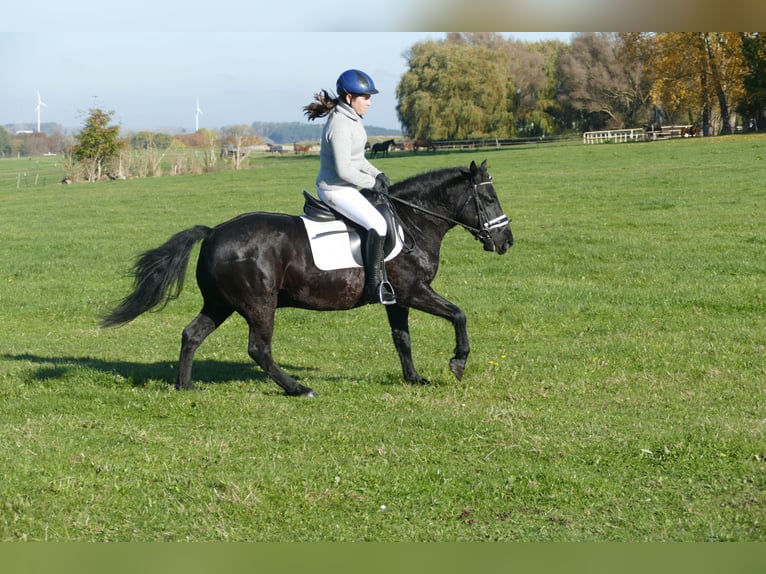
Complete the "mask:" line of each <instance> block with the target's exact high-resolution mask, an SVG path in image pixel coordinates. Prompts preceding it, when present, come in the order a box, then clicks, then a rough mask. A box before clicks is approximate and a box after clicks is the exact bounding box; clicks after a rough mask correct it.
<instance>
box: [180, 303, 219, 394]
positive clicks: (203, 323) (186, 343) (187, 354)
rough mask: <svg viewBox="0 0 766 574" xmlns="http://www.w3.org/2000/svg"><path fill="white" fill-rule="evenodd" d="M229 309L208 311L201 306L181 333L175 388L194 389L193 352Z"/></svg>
mask: <svg viewBox="0 0 766 574" xmlns="http://www.w3.org/2000/svg"><path fill="white" fill-rule="evenodd" d="M232 312H233V311H231V310H228V309H227V310H219V311H218V312H213V311H210V310H209V309H207V308H203V309H202V311H200V314H199V315H197V316H196V317H195V318H194V319H193V320H192V322H191V323H189V324H188V325H187V326H186V328H185V329H184V331H183V334H182V335H181V355H180V357H179V359H178V373H177V375H176V389H179V390H180V389H195V388H196V387H195V386H194V385H193V384H192V382H191V374H192V362H193V361H194V353H195V352H196V351H197V348H198V347H199V346H200V345H201V344H202V341H204V340H205V339H206V338H207V336H208V335H209V334H210V333H212V332H213V331H215V330H216V328H217V327H218V326H219V325H220V324H221V323H223V322H224V321H225V320H226V319H227V318H228V317H229V315H231V314H232Z"/></svg>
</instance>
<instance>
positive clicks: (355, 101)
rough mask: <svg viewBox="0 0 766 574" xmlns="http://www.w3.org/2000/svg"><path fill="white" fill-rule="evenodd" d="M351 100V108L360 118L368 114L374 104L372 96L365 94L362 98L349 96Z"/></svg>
mask: <svg viewBox="0 0 766 574" xmlns="http://www.w3.org/2000/svg"><path fill="white" fill-rule="evenodd" d="M349 98H351V102H349V103H350V105H351V107H352V108H353V109H354V111H355V112H356V113H357V114H359V115H360V116H363V115H364V114H366V113H367V110H368V109H369V108H370V104H371V103H372V100H371V99H370V94H363V95H361V96H352V95H349Z"/></svg>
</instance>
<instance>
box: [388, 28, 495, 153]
mask: <svg viewBox="0 0 766 574" xmlns="http://www.w3.org/2000/svg"><path fill="white" fill-rule="evenodd" d="M407 60H408V64H409V69H408V71H407V72H405V73H404V75H403V76H402V79H401V80H400V82H399V85H398V86H397V88H396V95H397V99H398V104H397V107H396V111H397V114H398V116H399V121H400V122H401V123H402V126H403V127H404V131H405V132H406V133H407V134H408V135H409V136H410V137H412V138H429V139H464V138H476V137H484V136H487V135H490V134H491V135H495V136H499V137H503V136H508V135H510V115H509V112H508V109H507V108H508V97H507V95H508V91H509V78H508V74H507V67H508V62H507V55H506V54H505V52H503V51H497V50H491V49H489V48H487V47H486V46H482V45H470V44H466V43H464V42H454V41H453V42H444V41H442V42H434V41H428V42H421V43H418V44H415V45H414V46H413V47H412V48H411V49H410V50H409V52H408V53H407Z"/></svg>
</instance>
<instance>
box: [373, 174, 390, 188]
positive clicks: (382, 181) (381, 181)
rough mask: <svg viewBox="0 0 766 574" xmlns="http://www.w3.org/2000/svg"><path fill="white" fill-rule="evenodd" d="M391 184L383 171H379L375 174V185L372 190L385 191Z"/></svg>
mask: <svg viewBox="0 0 766 574" xmlns="http://www.w3.org/2000/svg"><path fill="white" fill-rule="evenodd" d="M390 186H391V180H390V179H388V176H386V174H385V173H379V174H378V175H376V176H375V185H374V186H373V187H372V190H373V191H377V192H378V193H385V192H386V190H388V188H389V187H390Z"/></svg>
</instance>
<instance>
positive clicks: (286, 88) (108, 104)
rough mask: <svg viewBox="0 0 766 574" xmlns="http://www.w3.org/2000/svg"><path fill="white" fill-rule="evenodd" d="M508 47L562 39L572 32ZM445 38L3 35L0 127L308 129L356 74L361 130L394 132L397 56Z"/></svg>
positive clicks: (522, 35) (527, 36) (532, 36)
mask: <svg viewBox="0 0 766 574" xmlns="http://www.w3.org/2000/svg"><path fill="white" fill-rule="evenodd" d="M508 36H509V37H513V38H516V39H519V40H525V41H532V40H537V39H541V38H558V39H561V40H563V41H565V42H568V41H569V40H570V37H571V34H570V33H568V32H543V33H532V32H517V33H508ZM444 37H445V33H444V32H338V31H329V32H317V31H286V32H269V31H253V32H212V33H211V32H199V31H186V32H184V31H175V30H173V31H170V32H156V31H149V32H143V31H139V32H135V31H112V32H60V31H48V32H46V33H43V34H38V33H26V32H7V33H6V32H0V78H1V79H2V89H0V125H6V124H11V123H26V122H29V123H33V124H36V122H37V111H36V108H37V93H38V92H39V94H40V99H41V100H42V102H43V103H44V104H45V106H41V112H40V114H41V121H42V122H43V123H45V122H55V123H57V124H61V125H63V126H64V127H65V128H67V129H69V128H72V129H78V128H81V127H82V125H83V123H84V120H85V118H86V117H87V111H88V110H89V109H91V108H100V109H103V110H108V111H114V115H113V118H112V120H113V122H114V123H117V124H119V125H120V126H121V127H122V128H123V129H125V130H130V131H139V130H151V131H162V130H163V129H177V128H181V129H184V130H186V131H189V132H193V131H194V129H195V116H196V107H197V99H199V107H200V109H201V110H202V113H201V114H199V116H198V120H199V127H200V128H211V129H218V128H220V127H223V126H227V125H236V124H248V125H249V124H251V123H253V122H256V121H259V122H304V121H307V120H306V119H305V117H304V115H303V111H302V108H303V106H304V105H306V104H308V103H309V102H311V100H312V98H313V95H314V94H315V93H316V92H318V91H319V90H321V89H328V90H332V91H334V90H335V81H336V79H337V77H338V76H339V75H340V73H341V72H343V71H344V70H346V69H349V68H358V69H361V70H364V71H365V72H367V73H368V74H370V76H372V78H373V80H374V82H375V85H376V87H377V88H378V90H379V91H380V94H378V95H376V96H374V97H373V99H372V106H371V107H370V110H369V111H368V113H367V114H366V116H365V119H364V122H365V125H367V126H377V127H384V128H390V129H399V128H400V127H401V126H400V124H399V121H398V118H397V115H396V87H397V85H398V83H399V80H400V78H401V76H402V74H404V72H405V71H406V70H407V60H406V59H405V52H406V50H407V49H409V48H410V47H412V46H413V45H414V44H416V43H418V42H423V41H427V40H429V39H431V40H440V39H443V38H444Z"/></svg>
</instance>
